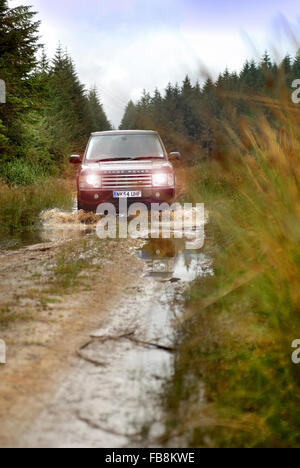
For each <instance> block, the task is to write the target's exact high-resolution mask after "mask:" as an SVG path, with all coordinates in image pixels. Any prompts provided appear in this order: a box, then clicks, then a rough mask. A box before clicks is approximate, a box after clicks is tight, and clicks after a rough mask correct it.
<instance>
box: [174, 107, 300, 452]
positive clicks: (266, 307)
mask: <svg viewBox="0 0 300 468" xmlns="http://www.w3.org/2000/svg"><path fill="white" fill-rule="evenodd" d="M276 112H277V115H276V122H277V124H278V128H280V131H278V130H276V129H274V127H273V126H272V127H271V126H270V125H269V124H268V122H266V120H265V119H264V118H263V117H261V116H260V115H259V114H257V119H256V122H247V123H245V122H243V128H240V129H239V133H235V132H234V131H233V130H232V129H229V130H228V129H227V132H228V133H229V138H228V140H227V142H226V143H227V144H226V145H224V147H225V146H226V149H223V151H220V154H219V155H218V160H216V161H215V162H214V163H211V164H203V165H202V166H200V167H199V168H198V171H196V170H194V172H195V173H196V172H197V173H196V175H195V178H194V183H193V189H192V190H191V193H190V197H191V198H193V199H195V200H197V201H199V198H201V201H203V200H204V201H205V202H206V205H208V207H209V210H210V213H211V215H212V219H211V222H212V226H211V229H213V230H214V236H215V248H214V262H215V276H214V277H213V278H211V279H207V278H206V279H201V278H200V279H198V280H197V281H196V282H195V284H193V286H192V287H191V289H190V291H189V292H188V294H187V313H186V318H185V321H184V325H183V327H182V329H181V330H179V337H178V349H179V351H178V353H177V356H176V365H175V374H174V377H173V379H172V381H171V383H170V385H169V387H168V389H167V393H166V407H167V410H168V420H167V433H166V435H165V441H167V440H168V439H169V438H173V437H176V436H177V437H182V438H183V440H184V442H183V443H184V444H185V445H188V446H190V447H300V430H299V428H300V364H298V365H296V364H294V363H293V362H292V360H291V356H292V352H293V349H292V342H293V341H294V340H295V339H299V338H300V314H299V311H300V288H299V273H300V243H299V240H300V216H299V214H300V172H299V167H300V132H299V128H298V121H297V116H298V114H295V113H294V112H293V113H289V112H288V110H287V109H286V108H285V109H283V110H282V111H281V112H280V111H279V110H278V108H277V109H276ZM224 134H225V130H224Z"/></svg>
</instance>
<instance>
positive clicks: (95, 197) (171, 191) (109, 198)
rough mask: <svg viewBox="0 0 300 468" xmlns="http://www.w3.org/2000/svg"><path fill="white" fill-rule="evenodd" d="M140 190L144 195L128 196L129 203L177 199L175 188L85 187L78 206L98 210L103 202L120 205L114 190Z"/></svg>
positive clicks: (166, 201)
mask: <svg viewBox="0 0 300 468" xmlns="http://www.w3.org/2000/svg"><path fill="white" fill-rule="evenodd" d="M120 190H126V191H140V192H142V197H139V198H127V203H128V205H130V204H132V203H136V202H139V203H145V204H146V205H151V203H172V202H173V201H174V200H175V188H172V187H170V188H161V187H152V188H144V187H141V188H139V187H133V188H126V189H124V188H116V189H114V190H101V189H85V190H78V206H79V207H80V208H82V209H83V210H86V211H96V210H97V207H98V205H100V204H101V203H112V204H114V205H115V206H118V205H119V200H120V199H119V198H114V196H113V192H114V191H120Z"/></svg>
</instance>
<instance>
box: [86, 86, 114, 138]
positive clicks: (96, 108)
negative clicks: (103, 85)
mask: <svg viewBox="0 0 300 468" xmlns="http://www.w3.org/2000/svg"><path fill="white" fill-rule="evenodd" d="M88 104H89V113H90V119H91V125H92V126H91V132H96V131H104V130H111V129H112V126H111V123H110V122H109V121H108V120H107V117H106V115H105V112H104V110H103V107H102V104H101V102H100V99H99V97H98V91H97V88H96V86H93V87H92V88H91V89H90V91H89V93H88Z"/></svg>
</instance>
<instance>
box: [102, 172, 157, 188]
mask: <svg viewBox="0 0 300 468" xmlns="http://www.w3.org/2000/svg"><path fill="white" fill-rule="evenodd" d="M133 187H146V188H151V187H152V175H151V174H104V175H102V188H104V189H116V188H119V189H123V188H124V189H127V188H133Z"/></svg>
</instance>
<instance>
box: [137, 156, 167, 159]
mask: <svg viewBox="0 0 300 468" xmlns="http://www.w3.org/2000/svg"><path fill="white" fill-rule="evenodd" d="M129 159H164V158H163V156H137V157H136V158H129Z"/></svg>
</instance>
